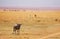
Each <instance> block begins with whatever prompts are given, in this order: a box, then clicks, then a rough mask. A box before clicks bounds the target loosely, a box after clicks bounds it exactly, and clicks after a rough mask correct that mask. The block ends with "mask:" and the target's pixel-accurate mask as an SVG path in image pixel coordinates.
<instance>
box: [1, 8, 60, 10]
mask: <svg viewBox="0 0 60 39" xmlns="http://www.w3.org/2000/svg"><path fill="white" fill-rule="evenodd" d="M0 9H16V10H20V9H25V10H60V7H0Z"/></svg>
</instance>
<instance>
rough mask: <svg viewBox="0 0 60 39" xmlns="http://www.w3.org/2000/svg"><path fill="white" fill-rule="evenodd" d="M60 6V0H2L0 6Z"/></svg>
mask: <svg viewBox="0 0 60 39" xmlns="http://www.w3.org/2000/svg"><path fill="white" fill-rule="evenodd" d="M2 6H3V7H60V0H0V7H2Z"/></svg>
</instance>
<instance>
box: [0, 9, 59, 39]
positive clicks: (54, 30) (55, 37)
mask: <svg viewBox="0 0 60 39" xmlns="http://www.w3.org/2000/svg"><path fill="white" fill-rule="evenodd" d="M42 13H44V14H42ZM34 14H37V17H36V18H35V17H34ZM55 19H58V21H55ZM38 20H40V21H38ZM15 23H22V26H21V29H20V34H19V35H16V34H12V33H13V31H12V30H13V29H12V28H13V26H14V24H15ZM0 39H60V12H59V11H36V12H31V11H28V12H27V11H26V12H23V11H18V12H15V11H2V10H1V11H0Z"/></svg>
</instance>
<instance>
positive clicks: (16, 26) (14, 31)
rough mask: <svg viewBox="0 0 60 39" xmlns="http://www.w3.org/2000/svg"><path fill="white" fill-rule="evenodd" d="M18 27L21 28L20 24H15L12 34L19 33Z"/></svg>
mask: <svg viewBox="0 0 60 39" xmlns="http://www.w3.org/2000/svg"><path fill="white" fill-rule="evenodd" d="M20 28H21V24H17V25H15V26H14V27H13V33H14V34H19V31H20Z"/></svg>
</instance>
